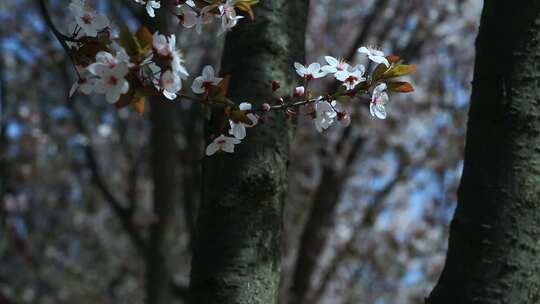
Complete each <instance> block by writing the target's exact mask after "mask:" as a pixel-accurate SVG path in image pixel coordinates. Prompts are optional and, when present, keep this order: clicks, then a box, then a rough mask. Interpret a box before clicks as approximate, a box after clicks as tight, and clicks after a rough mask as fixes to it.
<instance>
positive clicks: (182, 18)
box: [134, 0, 258, 35]
mask: <svg viewBox="0 0 540 304" xmlns="http://www.w3.org/2000/svg"><path fill="white" fill-rule="evenodd" d="M134 1H135V2H137V3H138V4H141V5H144V6H145V7H146V11H147V13H148V15H149V16H150V17H152V18H153V17H155V15H156V14H155V12H154V10H155V9H158V8H161V3H160V1H153V0H151V1H149V0H134ZM257 2H258V0H210V1H208V0H204V1H200V0H199V1H194V0H178V1H173V3H174V5H173V6H172V7H171V8H170V11H171V12H172V13H173V14H174V15H176V16H177V17H178V20H179V22H180V24H182V25H183V26H184V27H186V28H195V29H196V31H197V33H199V34H200V33H202V27H203V25H205V24H209V23H212V20H213V19H216V18H217V19H219V20H221V30H220V31H219V33H218V35H220V34H223V33H225V32H227V31H229V30H230V29H232V28H233V27H235V26H236V25H237V23H238V20H240V19H242V18H244V16H240V15H238V14H237V12H236V10H237V9H238V10H240V11H242V12H245V13H247V14H248V15H249V16H250V17H251V19H253V18H254V16H253V11H252V9H251V6H252V5H254V4H256V3H257Z"/></svg>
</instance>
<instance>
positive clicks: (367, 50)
mask: <svg viewBox="0 0 540 304" xmlns="http://www.w3.org/2000/svg"><path fill="white" fill-rule="evenodd" d="M358 53H361V54H366V55H370V54H371V51H370V50H369V49H368V48H367V47H365V46H363V47H361V48H359V49H358Z"/></svg>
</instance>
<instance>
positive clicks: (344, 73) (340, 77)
mask: <svg viewBox="0 0 540 304" xmlns="http://www.w3.org/2000/svg"><path fill="white" fill-rule="evenodd" d="M349 75H350V74H349V72H347V71H339V72H337V73H336V74H335V75H334V76H335V77H336V79H337V80H339V81H345V80H347V78H349Z"/></svg>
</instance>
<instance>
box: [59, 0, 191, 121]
mask: <svg viewBox="0 0 540 304" xmlns="http://www.w3.org/2000/svg"><path fill="white" fill-rule="evenodd" d="M69 8H70V10H71V11H72V12H73V14H74V15H75V23H76V25H75V29H74V31H73V34H72V35H71V37H67V39H66V40H67V42H69V45H70V48H71V49H70V52H71V55H72V58H73V60H74V62H75V65H76V69H77V74H78V76H79V79H78V81H77V82H76V83H75V84H74V85H73V86H72V88H71V91H70V96H71V95H73V94H74V93H75V91H77V90H79V91H81V92H82V93H84V94H91V93H98V94H105V97H106V100H107V101H108V102H109V103H113V104H115V105H117V106H118V107H123V106H127V105H133V106H134V107H135V109H136V110H137V111H138V112H139V113H140V114H142V112H143V111H144V97H145V96H152V95H157V94H163V96H165V97H166V98H168V99H170V100H174V99H176V98H177V93H178V92H179V91H180V90H181V89H182V81H183V80H185V79H187V77H188V76H189V73H188V72H187V70H186V68H185V66H184V59H183V55H182V52H181V51H180V50H178V49H176V37H175V36H174V35H170V36H165V35H161V34H159V33H158V32H156V33H154V34H153V35H152V34H151V33H150V32H149V31H148V30H147V29H146V28H144V27H143V28H141V29H139V30H138V31H137V33H136V34H135V35H132V34H131V33H130V32H129V30H128V29H127V28H124V29H122V30H121V32H120V35H119V37H114V36H113V34H112V30H111V28H110V24H109V21H108V19H107V18H106V17H105V16H101V15H98V14H97V13H96V12H95V11H94V10H92V9H91V8H88V7H87V6H86V5H85V3H84V2H83V1H82V0H75V1H73V2H72V3H71V4H70V6H69Z"/></svg>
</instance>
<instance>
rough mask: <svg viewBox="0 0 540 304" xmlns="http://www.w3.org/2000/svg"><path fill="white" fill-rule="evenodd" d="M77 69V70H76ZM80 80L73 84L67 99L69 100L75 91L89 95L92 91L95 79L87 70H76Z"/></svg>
mask: <svg viewBox="0 0 540 304" xmlns="http://www.w3.org/2000/svg"><path fill="white" fill-rule="evenodd" d="M77 69H78V68H77ZM78 71H79V75H80V78H79V79H78V80H77V81H75V83H73V85H72V86H71V89H70V90H69V97H70V98H71V97H72V96H73V94H75V92H76V91H81V92H82V93H83V94H86V95H88V94H91V93H92V92H93V91H94V86H95V84H96V78H95V77H94V75H92V74H91V73H90V72H89V71H88V69H86V68H82V69H78Z"/></svg>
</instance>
